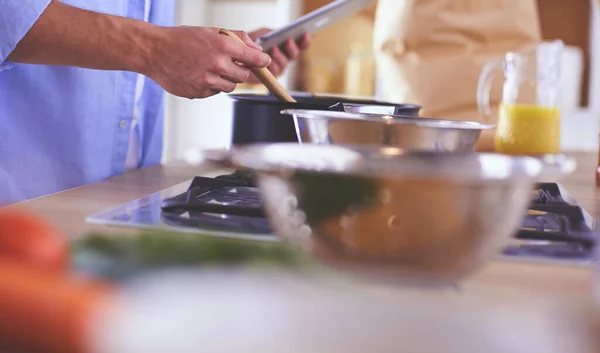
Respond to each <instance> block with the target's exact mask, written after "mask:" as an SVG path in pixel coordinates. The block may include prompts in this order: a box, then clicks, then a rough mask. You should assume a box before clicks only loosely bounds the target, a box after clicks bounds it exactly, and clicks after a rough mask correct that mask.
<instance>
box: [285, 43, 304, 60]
mask: <svg viewBox="0 0 600 353" xmlns="http://www.w3.org/2000/svg"><path fill="white" fill-rule="evenodd" d="M283 50H284V51H285V53H286V56H287V58H288V59H289V60H296V59H297V58H298V56H300V49H299V48H298V46H297V45H296V42H294V41H293V40H288V41H287V42H285V45H284V46H283Z"/></svg>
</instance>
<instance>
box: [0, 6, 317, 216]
mask: <svg viewBox="0 0 600 353" xmlns="http://www.w3.org/2000/svg"><path fill="white" fill-rule="evenodd" d="M174 19H175V0H111V1H106V0H63V1H57V0H0V204H3V205H4V204H9V203H14V202H18V201H22V200H26V199H30V198H34V197H38V196H42V195H47V194H50V193H54V192H58V191H62V190H65V189H69V188H73V187H77V186H81V185H85V184H89V183H93V182H96V181H100V180H103V179H106V178H108V177H111V176H115V175H118V174H121V173H123V172H125V171H128V170H132V169H137V168H142V167H147V166H151V165H156V164H159V163H160V160H161V155H162V142H163V107H164V96H165V94H164V92H165V91H166V92H169V93H171V94H173V95H176V96H179V97H185V98H190V99H195V98H206V97H210V96H213V95H215V94H218V93H220V92H226V93H229V92H231V91H233V90H234V89H235V87H236V84H238V83H243V82H249V83H255V82H258V81H257V79H256V78H255V77H253V76H252V74H251V73H250V71H249V69H248V68H247V67H252V66H255V67H268V68H269V70H270V71H271V72H272V73H273V74H274V75H276V76H278V75H280V74H281V73H282V72H283V71H284V70H285V69H286V67H287V64H288V62H289V61H291V60H295V59H296V58H297V57H298V56H299V55H300V52H301V51H302V50H304V49H306V48H307V47H308V45H309V42H310V38H309V37H308V36H304V37H303V38H299V39H298V40H297V41H288V42H287V43H286V44H285V45H282V46H281V47H280V48H275V49H273V50H271V51H270V52H269V53H263V52H262V50H261V48H260V47H259V46H258V45H256V44H255V43H254V40H255V39H256V38H258V37H259V36H261V35H262V34H264V33H266V32H268V29H260V30H257V31H254V32H250V33H249V34H246V33H244V32H241V31H234V32H235V33H236V34H237V35H238V36H240V38H242V40H243V41H244V42H245V43H246V44H247V45H248V46H245V45H243V44H241V43H239V42H237V41H235V40H234V39H231V38H229V37H227V36H225V35H222V34H219V33H218V29H217V28H208V27H189V26H174Z"/></svg>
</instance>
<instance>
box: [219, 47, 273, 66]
mask: <svg viewBox="0 0 600 353" xmlns="http://www.w3.org/2000/svg"><path fill="white" fill-rule="evenodd" d="M235 44H236V45H232V46H231V47H230V50H229V55H231V57H232V58H233V59H234V60H236V61H238V62H240V63H241V64H243V65H245V66H247V67H267V66H269V65H270V64H271V57H270V56H269V55H267V54H266V53H263V52H262V51H259V50H256V49H254V48H250V47H248V46H245V45H242V44H241V43H238V42H236V43H235Z"/></svg>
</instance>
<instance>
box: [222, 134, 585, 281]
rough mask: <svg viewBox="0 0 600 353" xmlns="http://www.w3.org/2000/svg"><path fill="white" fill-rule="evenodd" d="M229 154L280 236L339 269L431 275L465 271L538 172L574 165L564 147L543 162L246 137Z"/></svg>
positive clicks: (491, 251)
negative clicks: (251, 179)
mask: <svg viewBox="0 0 600 353" xmlns="http://www.w3.org/2000/svg"><path fill="white" fill-rule="evenodd" d="M219 158H221V159H222V158H223V155H221V156H219V157H217V158H216V159H219ZM227 160H228V161H229V162H230V163H232V164H233V166H235V167H238V168H243V169H247V170H253V171H255V172H256V174H257V180H258V184H259V187H260V190H261V194H262V197H263V201H264V207H265V210H266V213H267V215H268V217H269V219H270V222H271V224H272V226H273V227H274V229H275V231H276V232H277V234H279V235H280V236H281V237H282V238H283V239H285V240H287V241H289V242H291V243H293V244H295V245H298V246H301V247H302V248H304V249H305V250H306V251H309V252H310V253H311V254H312V255H314V256H315V257H316V258H318V259H320V260H322V261H324V262H326V263H328V264H330V265H333V266H334V267H336V268H339V269H342V270H346V271H352V272H355V273H362V274H366V275H369V276H371V275H384V277H382V278H393V279H402V280H417V281H424V283H425V282H426V283H435V284H439V283H446V284H447V283H450V282H454V281H457V280H459V279H461V278H463V277H464V276H466V275H468V274H469V273H471V272H472V271H474V270H476V269H477V268H479V267H480V266H481V265H482V264H484V263H485V262H486V261H487V260H489V259H491V258H492V257H494V256H495V255H496V254H497V253H498V252H499V251H500V249H502V248H503V246H504V245H505V244H507V242H508V241H509V240H510V238H511V236H513V235H514V234H515V232H516V230H517V228H518V227H519V225H520V221H521V219H522V217H523V216H524V215H525V213H526V209H527V206H528V204H529V202H530V200H531V190H532V188H533V186H534V184H535V182H536V178H539V177H540V176H543V175H545V174H548V175H552V176H556V175H557V174H561V173H562V174H565V173H569V172H571V171H572V170H573V169H574V161H573V159H570V158H564V157H563V158H557V159H553V160H552V164H551V165H546V164H544V162H543V161H542V159H538V158H532V157H510V156H505V155H499V154H478V153H444V154H439V153H435V152H407V151H405V150H402V149H399V148H393V147H365V146H363V147H352V148H349V147H342V146H325V145H316V144H315V145H298V144H272V145H253V146H247V147H242V148H238V149H235V150H232V151H229V154H228V157H227Z"/></svg>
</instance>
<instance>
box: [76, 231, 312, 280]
mask: <svg viewBox="0 0 600 353" xmlns="http://www.w3.org/2000/svg"><path fill="white" fill-rule="evenodd" d="M72 252H73V258H74V259H75V263H74V265H75V267H76V268H78V269H80V270H83V271H87V272H94V273H96V274H101V275H105V276H109V277H113V278H122V277H127V276H129V275H132V274H135V273H138V272H140V271H143V270H149V269H160V268H165V267H172V266H271V267H279V268H281V267H284V268H289V269H307V268H310V267H312V266H314V265H315V264H314V263H313V262H312V261H311V260H310V258H309V257H308V255H306V254H304V253H303V252H302V251H300V250H298V249H296V248H292V247H290V246H288V245H285V244H282V243H274V242H260V241H250V240H238V239H228V238H220V237H213V236H204V235H195V234H182V233H171V232H149V233H142V234H140V235H137V236H133V237H132V236H128V235H124V236H113V235H111V236H107V235H102V234H90V235H89V236H87V237H85V238H84V239H81V240H78V241H76V242H74V243H73V244H72Z"/></svg>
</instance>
